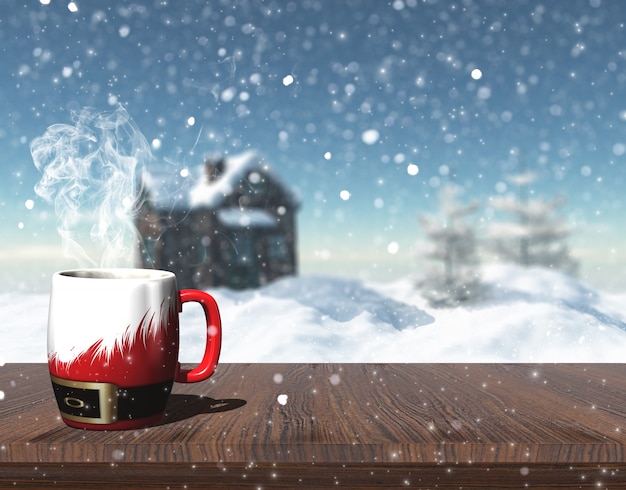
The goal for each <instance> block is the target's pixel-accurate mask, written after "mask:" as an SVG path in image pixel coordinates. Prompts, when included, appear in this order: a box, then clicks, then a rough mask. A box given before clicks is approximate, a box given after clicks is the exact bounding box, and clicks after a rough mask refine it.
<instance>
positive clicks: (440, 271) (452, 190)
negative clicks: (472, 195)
mask: <svg viewBox="0 0 626 490" xmlns="http://www.w3.org/2000/svg"><path fill="white" fill-rule="evenodd" d="M460 191H461V188H460V187H459V186H457V185H455V184H452V183H449V184H446V185H445V186H443V187H442V189H441V191H440V193H439V209H440V212H439V213H438V215H436V216H432V215H422V216H421V217H420V224H421V226H422V229H423V231H424V233H425V234H426V236H427V237H428V244H427V246H426V247H425V250H424V252H425V256H426V257H428V258H430V259H432V260H434V261H436V262H439V263H440V267H438V268H437V269H435V270H434V271H433V272H432V273H430V274H429V275H427V276H426V278H425V279H424V280H423V281H422V283H421V284H419V286H420V289H421V290H422V294H423V295H424V297H426V298H427V299H428V300H429V302H430V303H431V304H432V305H436V306H452V305H457V304H458V303H459V302H461V301H465V300H468V299H470V298H471V297H473V296H474V295H475V294H476V292H477V291H478V287H479V285H480V280H479V274H478V257H477V253H476V249H477V247H476V235H475V231H474V227H473V226H472V225H470V224H469V223H468V222H467V221H466V218H467V216H469V215H471V214H472V213H474V212H475V211H476V210H477V208H478V203H475V202H474V203H471V204H466V205H463V204H460V203H459V201H458V196H459V194H460Z"/></svg>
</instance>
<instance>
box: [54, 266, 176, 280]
mask: <svg viewBox="0 0 626 490" xmlns="http://www.w3.org/2000/svg"><path fill="white" fill-rule="evenodd" d="M54 275H55V276H58V277H63V278H67V279H83V280H102V279H106V280H107V281H139V282H142V281H143V282H145V281H161V280H164V279H170V278H175V277H176V276H175V274H174V273H173V272H170V271H165V270H161V269H140V268H131V267H93V268H79V269H68V270H63V271H58V272H55V273H54Z"/></svg>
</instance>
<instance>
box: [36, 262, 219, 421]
mask: <svg viewBox="0 0 626 490" xmlns="http://www.w3.org/2000/svg"><path fill="white" fill-rule="evenodd" d="M188 301H193V302H197V303H199V304H200V305H201V306H202V308H203V310H204V314H205V319H206V333H207V336H206V347H205V351H204V356H203V359H202V361H201V362H200V364H199V365H198V366H196V367H195V368H193V369H190V370H185V369H182V368H181V366H180V363H179V362H178V353H179V312H180V311H182V305H183V303H186V302H188ZM221 339H222V325H221V320H220V313H219V309H218V306H217V303H216V302H215V299H214V298H213V297H212V296H211V295H209V294H208V293H205V292H203V291H198V290H195V289H184V290H182V291H179V290H178V287H177V284H176V276H175V275H174V274H173V273H171V272H167V271H162V270H150V269H116V268H112V269H78V270H69V271H63V272H57V273H55V274H54V275H53V277H52V289H51V292H50V307H49V315H48V367H49V370H50V375H51V378H52V386H53V389H54V393H55V397H56V400H57V403H58V406H59V410H60V412H61V417H62V418H63V421H64V422H65V423H66V424H67V425H69V426H71V427H77V428H82V429H96V430H119V429H135V428H138V427H145V426H149V425H153V424H155V423H157V422H159V421H160V420H161V418H162V417H163V414H164V412H165V406H166V404H167V400H168V398H169V394H170V392H171V389H172V385H173V383H174V381H176V382H180V383H192V382H196V381H202V380H205V379H207V378H209V377H210V376H211V375H212V374H213V372H214V371H215V367H216V365H217V362H218V359H219V355H220V349H221Z"/></svg>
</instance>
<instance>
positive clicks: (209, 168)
mask: <svg viewBox="0 0 626 490" xmlns="http://www.w3.org/2000/svg"><path fill="white" fill-rule="evenodd" d="M222 173H224V158H222V157H218V158H213V157H209V158H207V159H206V160H205V161H204V175H205V177H206V180H207V182H215V181H216V180H218V179H219V178H220V176H221V175H222Z"/></svg>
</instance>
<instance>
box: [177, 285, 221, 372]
mask: <svg viewBox="0 0 626 490" xmlns="http://www.w3.org/2000/svg"><path fill="white" fill-rule="evenodd" d="M179 295H180V303H181V304H180V309H181V311H182V307H183V303H187V302H188V301H195V302H196V303H200V306H202V309H203V310H204V318H205V320H206V332H207V337H206V347H205V349H204V356H203V358H202V361H201V362H200V364H198V365H197V366H196V367H195V368H193V369H181V367H180V363H179V364H178V372H177V373H176V378H175V379H176V382H178V383H195V382H196V381H202V380H205V379H207V378H209V377H210V376H211V375H212V374H213V373H214V372H215V366H217V360H218V359H219V357H220V349H221V347H222V320H221V318H220V311H219V309H218V308H217V302H216V301H215V299H213V296H211V295H210V294H208V293H205V292H203V291H198V290H197V289H183V290H181V291H180V293H179Z"/></svg>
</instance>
